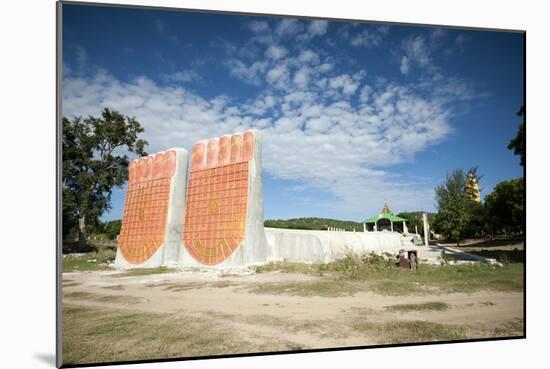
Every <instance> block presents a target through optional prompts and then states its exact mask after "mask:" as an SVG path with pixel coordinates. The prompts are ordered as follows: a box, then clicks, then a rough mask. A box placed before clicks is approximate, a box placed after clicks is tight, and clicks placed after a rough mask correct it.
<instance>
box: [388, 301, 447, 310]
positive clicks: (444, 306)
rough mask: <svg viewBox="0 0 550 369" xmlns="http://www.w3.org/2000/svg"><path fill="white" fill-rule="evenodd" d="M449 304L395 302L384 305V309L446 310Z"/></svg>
mask: <svg viewBox="0 0 550 369" xmlns="http://www.w3.org/2000/svg"><path fill="white" fill-rule="evenodd" d="M448 308H449V305H448V304H446V303H444V302H426V303H422V304H397V305H390V306H386V310H389V311H399V312H410V311H430V310H433V311H442V310H447V309H448Z"/></svg>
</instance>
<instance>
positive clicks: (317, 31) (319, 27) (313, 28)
mask: <svg viewBox="0 0 550 369" xmlns="http://www.w3.org/2000/svg"><path fill="white" fill-rule="evenodd" d="M327 28H328V22H327V21H323V20H314V21H311V23H309V26H308V27H307V31H308V33H309V34H310V35H312V36H322V35H324V34H325V33H326V32H327Z"/></svg>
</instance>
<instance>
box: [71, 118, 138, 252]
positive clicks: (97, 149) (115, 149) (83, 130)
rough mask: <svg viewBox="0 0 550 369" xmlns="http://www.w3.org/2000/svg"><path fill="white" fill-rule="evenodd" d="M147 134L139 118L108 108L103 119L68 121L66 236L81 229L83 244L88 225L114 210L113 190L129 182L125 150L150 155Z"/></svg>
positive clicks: (80, 234) (80, 238)
mask: <svg viewBox="0 0 550 369" xmlns="http://www.w3.org/2000/svg"><path fill="white" fill-rule="evenodd" d="M142 132H143V128H142V127H141V124H140V123H139V122H138V121H137V120H136V119H135V118H133V117H128V116H125V115H122V114H120V113H118V112H116V111H112V110H109V109H107V108H105V109H103V111H102V112H101V115H100V116H99V117H93V116H88V117H87V118H82V117H73V119H72V120H71V119H68V118H66V117H64V118H63V184H62V186H63V233H64V234H66V233H67V232H68V231H69V229H71V228H73V227H77V229H78V240H79V246H84V245H85V244H86V225H87V224H94V223H97V221H98V219H99V217H100V216H101V214H103V212H104V211H106V210H108V209H110V208H111V193H112V190H113V188H115V187H121V186H122V185H123V184H124V183H125V182H126V180H127V179H128V164H129V161H128V156H127V155H126V154H124V152H130V153H135V154H138V155H146V153H145V151H144V148H145V146H146V145H147V141H145V140H142V139H139V138H138V135H139V134H140V133H142Z"/></svg>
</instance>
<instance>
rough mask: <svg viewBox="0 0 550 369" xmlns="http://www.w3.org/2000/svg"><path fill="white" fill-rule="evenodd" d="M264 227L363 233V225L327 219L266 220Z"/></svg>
mask: <svg viewBox="0 0 550 369" xmlns="http://www.w3.org/2000/svg"><path fill="white" fill-rule="evenodd" d="M264 225H265V226H266V227H271V228H286V229H311V230H326V229H327V228H328V227H335V228H342V229H345V230H347V231H353V229H355V230H356V231H357V232H360V231H363V224H362V223H358V222H353V221H346V220H337V219H328V218H294V219H284V220H283V219H267V220H266V221H265V222H264Z"/></svg>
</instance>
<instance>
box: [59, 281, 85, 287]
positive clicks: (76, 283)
mask: <svg viewBox="0 0 550 369" xmlns="http://www.w3.org/2000/svg"><path fill="white" fill-rule="evenodd" d="M81 284H82V283H78V282H69V283H63V287H76V286H80V285H81Z"/></svg>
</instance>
